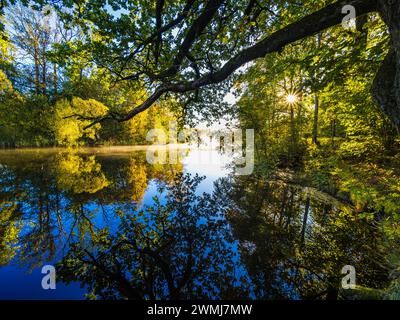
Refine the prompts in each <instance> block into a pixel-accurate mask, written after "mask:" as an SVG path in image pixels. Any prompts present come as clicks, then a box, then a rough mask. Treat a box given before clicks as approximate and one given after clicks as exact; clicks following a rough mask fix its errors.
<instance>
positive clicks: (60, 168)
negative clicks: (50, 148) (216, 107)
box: [0, 151, 388, 299]
mask: <svg viewBox="0 0 400 320" xmlns="http://www.w3.org/2000/svg"><path fill="white" fill-rule="evenodd" d="M196 169H198V168H196ZM213 170H214V171H215V168H213ZM221 172H222V171H221ZM197 173H199V170H195V169H193V166H192V167H191V165H190V163H189V164H176V165H155V166H150V165H149V164H148V163H147V162H146V158H145V153H144V152H142V151H135V152H130V153H125V154H108V153H93V154H92V153H90V152H89V153H87V152H85V153H78V152H74V153H71V152H62V151H57V152H25V153H23V152H22V153H16V152H11V151H9V152H2V153H1V154H0V185H1V187H0V248H1V250H0V265H1V266H2V267H1V268H0V283H2V284H3V285H1V289H0V296H1V297H2V298H14V299H15V298H60V299H61V298H74V299H79V298H83V297H84V295H86V297H87V298H100V299H125V298H129V299H196V298H208V299H241V298H252V299H338V298H345V295H344V294H343V290H341V289H340V283H341V279H342V277H343V276H344V275H342V274H341V269H342V268H343V266H345V265H352V266H354V267H355V268H356V270H357V284H358V285H361V286H365V287H369V288H383V287H384V286H385V285H386V284H387V282H388V271H387V269H386V267H385V265H383V264H382V261H383V259H382V256H383V255H384V254H385V252H384V247H383V246H381V245H380V244H381V241H382V235H381V233H380V231H379V228H377V227H376V223H375V222H374V221H370V220H365V219H360V218H357V216H356V215H355V214H354V211H353V210H352V208H351V207H349V206H346V205H345V204H342V203H340V202H338V201H337V200H335V199H333V198H331V197H329V196H327V195H325V194H323V193H320V192H318V191H316V190H312V189H308V188H304V187H302V186H294V185H288V184H286V183H282V182H277V181H267V180H265V179H262V178H260V177H257V176H244V177H238V176H230V175H225V174H221V176H219V177H216V176H213V180H212V182H214V187H213V188H210V187H209V186H210V185H211V184H210V181H209V182H208V184H206V185H203V187H201V186H202V184H203V183H204V181H203V177H201V176H199V175H197ZM200 173H204V172H200ZM205 173H206V175H207V172H205ZM210 176H211V174H210ZM208 178H210V177H208ZM217 178H218V179H217ZM214 180H215V181H214ZM205 186H206V187H205ZM202 191H208V192H207V193H202ZM45 264H54V265H56V269H57V281H58V283H57V289H56V290H54V292H51V293H46V294H44V293H43V292H44V290H42V289H41V286H40V281H41V277H42V275H41V274H40V269H41V267H42V266H43V265H45ZM10 275H11V276H10ZM10 277H11V278H12V279H13V281H14V283H21V285H20V288H19V290H20V291H18V290H17V289H14V291H13V290H11V289H9V291H6V289H5V285H4V284H7V283H9V281H10V280H9V279H10ZM66 284H69V285H68V286H66ZM79 286H82V288H80V287H79ZM10 290H11V291H10Z"/></svg>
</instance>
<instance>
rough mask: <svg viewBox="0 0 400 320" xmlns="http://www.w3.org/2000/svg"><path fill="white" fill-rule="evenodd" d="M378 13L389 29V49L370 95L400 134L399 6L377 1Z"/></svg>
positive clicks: (394, 0)
mask: <svg viewBox="0 0 400 320" xmlns="http://www.w3.org/2000/svg"><path fill="white" fill-rule="evenodd" d="M378 11H379V13H380V15H381V17H382V19H383V21H385V23H386V25H387V26H388V27H389V32H390V37H391V39H390V41H391V48H390V50H389V52H388V54H387V56H386V58H385V60H384V61H383V63H382V66H381V68H380V69H379V71H378V73H377V75H376V78H375V81H374V84H373V87H372V94H373V96H374V98H375V101H376V102H377V104H378V105H379V106H380V108H381V109H382V111H383V112H384V113H385V114H386V115H387V116H388V117H389V118H390V120H391V121H392V123H393V125H394V126H395V128H396V129H397V131H398V132H400V5H399V3H398V2H397V0H379V1H378Z"/></svg>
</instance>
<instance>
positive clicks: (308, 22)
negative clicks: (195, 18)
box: [87, 0, 378, 128]
mask: <svg viewBox="0 0 400 320" xmlns="http://www.w3.org/2000/svg"><path fill="white" fill-rule="evenodd" d="M211 2H212V3H213V4H214V5H217V2H218V3H220V2H221V1H217V0H215V3H214V2H213V1H210V2H209V3H211ZM345 5H352V6H354V8H355V9H356V15H357V16H362V15H364V14H367V13H370V12H376V11H377V8H378V0H341V1H337V2H335V3H334V4H331V5H328V6H326V7H325V8H323V9H321V10H319V11H317V12H315V13H313V14H310V15H308V16H306V17H304V18H302V19H300V20H299V21H297V22H294V23H292V24H290V25H288V26H286V27H284V28H282V29H280V30H278V31H276V32H274V33H273V34H271V35H270V36H268V37H266V38H264V39H263V40H261V41H259V42H258V43H256V44H255V45H253V46H251V47H248V48H246V49H244V50H242V51H241V52H239V53H238V54H237V55H235V56H234V57H232V58H231V59H230V60H229V61H228V62H226V63H225V65H224V66H223V67H222V68H221V69H219V70H217V71H215V72H212V73H207V74H205V75H203V76H202V77H200V78H198V79H196V80H193V81H189V82H179V83H173V84H161V85H160V86H159V87H158V88H157V89H156V90H155V91H154V93H153V94H151V95H150V96H149V97H148V99H147V100H146V101H144V102H143V103H142V104H141V105H139V106H138V107H136V108H135V109H133V110H132V111H130V112H129V113H127V114H126V115H123V116H121V115H119V116H117V117H116V116H115V115H114V116H113V115H107V116H105V117H102V118H96V119H92V120H93V122H92V123H91V124H90V125H89V126H87V128H89V127H91V126H93V125H94V124H96V123H99V122H102V121H104V120H107V119H114V120H117V121H120V122H122V121H128V120H130V119H132V118H133V117H134V116H136V115H137V114H139V113H141V112H143V111H145V110H146V109H148V108H149V107H151V106H152V105H153V104H154V103H155V102H156V101H157V100H158V99H159V98H160V97H161V96H162V95H163V94H164V93H166V92H174V93H184V92H188V91H192V90H196V89H199V88H201V87H204V86H207V85H211V84H216V83H219V82H222V81H224V80H226V79H227V78H228V77H229V76H230V75H231V74H233V73H234V72H235V71H236V70H237V69H238V68H240V67H241V66H243V65H245V64H246V63H248V62H251V61H254V60H256V59H258V58H262V57H264V56H265V55H267V54H269V53H273V52H280V51H281V50H282V49H283V48H284V47H285V46H287V45H288V44H291V43H294V42H296V41H298V40H301V39H303V38H305V37H308V36H312V35H314V34H316V33H318V32H321V31H323V30H325V29H327V28H329V27H332V26H335V25H337V24H339V23H341V22H342V20H343V18H344V17H345V15H344V14H343V13H342V8H343V7H344V6H345ZM214 8H215V7H214ZM206 20H207V21H208V22H207V23H209V22H210V21H211V17H210V16H208V17H207V19H206V18H204V20H203V21H202V24H201V26H202V28H203V29H204V28H205V26H206V25H204V23H205V22H206ZM197 30H199V29H197ZM193 32H194V31H193ZM189 34H190V31H189V33H188V35H189ZM195 35H198V34H197V33H196V34H195ZM188 38H189V39H191V40H187V41H186V44H185V45H182V47H181V50H180V53H179V54H178V56H177V57H176V62H175V63H174V65H173V67H171V68H170V69H169V70H167V73H165V74H163V76H165V75H172V74H174V73H176V72H177V68H178V67H179V65H180V62H181V60H180V59H183V58H181V56H180V54H183V53H185V54H187V51H188V49H189V48H190V46H191V44H192V43H193V42H192V41H193V40H192V39H193V37H188ZM184 43H185V41H184ZM185 56H186V55H185Z"/></svg>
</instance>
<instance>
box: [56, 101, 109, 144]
mask: <svg viewBox="0 0 400 320" xmlns="http://www.w3.org/2000/svg"><path fill="white" fill-rule="evenodd" d="M107 111H108V108H107V107H106V106H105V105H103V104H102V103H100V102H98V101H96V100H94V99H88V100H83V99H81V98H77V97H73V98H72V100H71V101H68V100H67V99H62V100H60V101H58V102H57V103H56V105H55V116H54V132H55V138H56V142H57V143H58V144H60V145H66V146H71V145H77V144H78V143H79V140H80V139H83V138H86V139H90V140H95V138H96V132H97V131H98V130H100V128H101V124H99V123H98V124H95V125H94V126H92V127H90V128H89V129H85V127H86V126H88V125H89V124H91V121H90V118H93V117H101V116H104V115H105V114H107ZM78 115H79V116H81V117H88V118H89V120H81V119H79V118H77V116H78Z"/></svg>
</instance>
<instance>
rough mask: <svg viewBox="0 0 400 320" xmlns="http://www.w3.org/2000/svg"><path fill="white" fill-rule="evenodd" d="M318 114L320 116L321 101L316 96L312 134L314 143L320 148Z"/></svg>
mask: <svg viewBox="0 0 400 320" xmlns="http://www.w3.org/2000/svg"><path fill="white" fill-rule="evenodd" d="M318 114H319V99H318V96H317V95H314V123H313V132H312V142H313V143H314V144H315V145H317V146H319V145H320V144H319V141H318Z"/></svg>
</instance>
